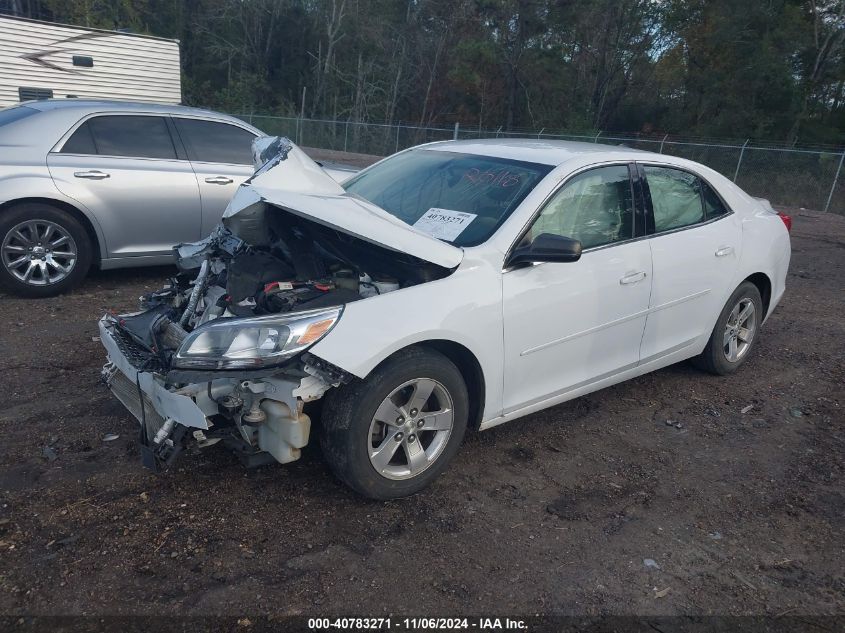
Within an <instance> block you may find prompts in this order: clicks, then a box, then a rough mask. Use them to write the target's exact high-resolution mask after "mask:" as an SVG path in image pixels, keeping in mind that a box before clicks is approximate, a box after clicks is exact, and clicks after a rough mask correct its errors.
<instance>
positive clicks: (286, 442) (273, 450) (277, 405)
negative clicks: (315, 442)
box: [258, 399, 311, 464]
mask: <svg viewBox="0 0 845 633" xmlns="http://www.w3.org/2000/svg"><path fill="white" fill-rule="evenodd" d="M261 410H262V411H264V413H266V414H267V421H266V422H264V423H263V424H262V425H260V426H259V427H258V447H259V448H260V449H261V450H262V451H267V452H268V453H270V454H271V455H272V456H273V457H274V458H275V459H276V461H277V462H279V463H280V464H286V463H288V462H292V461H295V460H297V459H299V455H300V450H299V449H301V448H303V447H304V446H305V445H306V444H308V436H309V434H310V433H311V418H309V417H308V416H307V415H305V414H304V413H300V414H299V415H298V416H297V417H296V418H294V417H292V415H291V410H290V407H288V406H287V405H286V404H283V403H281V402H278V401H276V400H270V399H264V400H262V401H261Z"/></svg>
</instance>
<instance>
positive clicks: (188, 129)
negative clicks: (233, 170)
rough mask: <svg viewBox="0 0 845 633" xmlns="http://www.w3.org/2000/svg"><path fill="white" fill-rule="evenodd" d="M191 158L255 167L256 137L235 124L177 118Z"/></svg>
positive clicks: (207, 161)
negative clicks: (254, 143) (254, 142)
mask: <svg viewBox="0 0 845 633" xmlns="http://www.w3.org/2000/svg"><path fill="white" fill-rule="evenodd" d="M174 121H175V122H176V128H177V129H178V130H179V135H180V136H181V137H182V140H183V141H184V143H185V149H187V151H188V158H190V159H191V160H193V161H197V162H202V163H228V164H231V165H252V141H253V140H255V134H253V133H252V132H249V131H247V130H245V129H243V128H240V127H238V126H236V125H229V124H228V123H217V122H214V121H200V120H199V119H181V118H174Z"/></svg>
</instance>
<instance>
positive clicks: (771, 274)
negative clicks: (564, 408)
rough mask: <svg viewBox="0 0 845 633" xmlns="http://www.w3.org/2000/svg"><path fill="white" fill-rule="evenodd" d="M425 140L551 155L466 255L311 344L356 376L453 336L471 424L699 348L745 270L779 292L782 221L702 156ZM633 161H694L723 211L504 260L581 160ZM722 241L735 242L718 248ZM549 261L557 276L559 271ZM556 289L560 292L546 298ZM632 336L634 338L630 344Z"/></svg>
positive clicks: (687, 164) (685, 164)
mask: <svg viewBox="0 0 845 633" xmlns="http://www.w3.org/2000/svg"><path fill="white" fill-rule="evenodd" d="M582 146H586V147H582ZM426 147H429V148H431V149H437V150H443V151H455V152H465V153H489V154H492V155H496V156H501V157H504V158H512V159H517V160H525V161H533V162H552V161H560V164H559V165H558V166H557V167H555V169H553V170H552V172H551V173H550V174H549V175H548V176H546V178H545V179H543V180H542V181H541V182H540V183H539V184H538V185H537V187H535V189H534V190H533V191H532V192H531V193H530V194H529V195H528V196H527V197H526V198H525V199H524V200H523V202H522V203H521V204H520V205H519V207H518V208H517V209H515V210H514V212H513V213H512V215H511V216H510V218H509V219H508V221H506V222H505V223H504V224H503V225H502V226H501V227H500V229H499V230H498V231H497V232H496V233H495V234H494V235H493V236H492V237H491V238H490V239H489V240H488V241H487V242H485V243H484V244H482V245H480V246H477V247H472V248H466V249H464V251H465V257H464V260H463V262H462V263H461V265H460V266H459V267H458V269H457V270H456V271H455V272H454V273H453V274H452V275H451V276H449V277H446V278H445V279H441V280H438V281H436V282H431V283H427V284H421V285H418V286H413V287H410V288H406V289H403V290H400V291H397V292H393V293H390V294H388V295H384V296H381V297H376V298H372V299H368V300H366V301H360V302H355V303H352V304H349V305H348V306H347V307H346V310H345V312H344V315H343V317H342V318H341V319H340V321H339V322H338V324H337V325H336V326H335V328H334V329H333V330H332V332H331V333H330V334H329V335H328V336H326V337H325V338H324V339H322V340H321V341H319V342H318V343H317V344H316V345H315V346H314V347H313V348H312V352H313V353H314V354H315V355H316V356H318V357H320V358H323V359H325V360H327V361H329V362H331V363H333V364H335V365H337V366H338V367H341V368H342V369H344V370H346V371H348V372H350V373H352V374H354V375H356V376H358V377H361V378H364V377H366V376H367V375H368V374H369V373H370V372H371V371H372V370H373V369H374V368H375V367H376V366H377V365H378V364H379V363H380V362H382V361H383V360H385V359H386V358H387V357H389V356H390V355H391V354H393V353H395V352H397V351H398V350H401V349H402V348H404V347H406V346H408V345H411V344H414V343H419V342H423V341H427V340H444V339H445V340H450V341H454V342H456V343H459V344H461V345H463V346H464V347H466V348H467V349H469V350H470V351H471V352H472V353H473V354H474V355H475V357H476V358H477V359H478V361H479V363H480V365H481V368H482V371H483V374H484V380H485V384H486V391H485V394H486V395H485V402H484V412H483V417H482V421H481V428H489V427H491V426H495V425H497V424H500V423H502V422H506V421H509V420H512V419H515V418H518V417H521V416H523V415H527V414H530V413H532V412H535V411H538V410H540V409H543V408H546V407H549V406H553V405H555V404H558V403H560V402H564V401H567V400H570V399H572V398H575V397H578V396H581V395H584V394H586V393H590V392H592V391H595V390H597V389H601V388H603V387H606V386H610V385H612V384H615V383H618V382H621V381H623V380H627V379H629V378H633V377H635V376H639V375H642V374H645V373H648V372H650V371H654V370H656V369H659V368H661V367H665V366H667V365H670V364H672V363H675V362H679V361H681V360H684V359H686V358H690V357H692V356H695V355H696V354H698V353H700V352H701V350H702V349H703V348H704V346H705V345H706V343H707V340H708V338H709V336H710V333H711V331H712V329H713V325H714V324H715V322H716V320H717V318H718V316H719V313H720V312H721V310H722V308H723V307H724V303H725V301H726V299H727V297H728V295H729V294H730V293H731V292H733V290H734V289H735V288H736V286H737V285H738V284H739V283H740V282H742V280H744V279H746V278H748V277H749V276H750V275H752V274H755V273H763V274H765V275H766V276H767V277H768V278H769V280H770V281H771V285H772V296H771V299H770V302H769V308H768V311H767V316H768V315H769V314H771V311H772V310H773V309H774V307H775V306H776V305H777V302H778V301H779V300H780V297H781V295H782V294H783V288H784V285H785V278H786V270H787V267H788V264H789V236H788V232H787V230H786V228H785V226H784V224H783V222H782V221H781V220H780V218H779V217H778V216H777V215H775V214H774V213H772V212H771V211H769V210H767V209H765V208H764V206H763V205H761V203H760V202H759V201H757V200H755V199H753V198H751V197H750V196H748V195H747V194H746V193H745V192H743V191H742V190H741V189H739V188H738V187H736V186H735V185H734V184H733V183H732V182H730V181H729V180H727V179H726V178H724V177H723V176H721V175H720V174H718V173H717V172H715V171H713V170H711V169H709V168H707V167H704V166H702V165H700V164H698V163H694V162H692V161H688V160H685V159H682V158H677V157H672V156H664V155H658V154H651V153H648V152H638V151H634V150H630V149H627V148H624V149H616V148H609V147H602V146H593V145H590V144H578V143H574V144H566V147H565V148H561V147H560V146H559V145H555V144H553V143H548V142H544V141H536V142H530V141H521V142H518V141H511V142H508V141H499V140H496V141H494V140H492V139H491V140H489V141H486V142H485V141H467V142H461V141H459V142H447V143H433V144H429V145H428V146H426ZM629 162H641V163H646V164H650V165H663V166H667V167H679V168H682V169H685V170H687V171H690V172H692V173H694V174H696V175H698V176H700V177H702V178H703V179H704V180H705V181H707V182H708V183H710V184H711V185H712V186H713V187H715V188H716V189H717V191H718V192H719V194H720V195H721V196H722V197H723V199H724V200H725V202H726V203H727V204H728V206H729V207H730V208H731V209H732V211H733V214H730V215H728V216H726V217H723V218H720V219H717V220H715V221H712V222H710V223H707V224H704V225H698V226H695V227H689V228H686V229H683V230H679V231H676V232H674V233H668V234H663V235H659V236H646V237H643V238H640V240H639V241H633V242H631V243H626V244H619V245H613V246H610V247H606V248H602V249H596V250H594V251H587V252H585V253H584V255H583V256H582V260H581V261H580V262H576V263H574V264H541V265H536V266H534V267H531V268H527V269H520V270H516V271H504V270H503V267H504V263H505V258H506V254H507V253H508V252H509V250H510V249H511V248H512V246H513V244H514V242H515V240H516V239H517V238H518V236H519V235H520V234H521V232H522V231H523V230H524V228H525V227H526V225H527V224H528V223H529V222H530V221H531V220H532V218H533V217H534V215H535V214H536V212H537V210H538V208H540V207H541V206H542V204H543V202H544V201H545V200H546V199H547V198H548V197H549V196H550V195H551V193H552V192H554V191H555V190H556V189H557V188H558V187H559V186H560V184H561V183H562V182H564V181H566V180H568V179H569V178H570V177H572V176H573V175H575V174H577V173H579V172H580V171H583V170H584V169H586V168H593V167H598V166H601V165H607V164H618V163H629ZM400 234H401V232H397V235H400ZM636 244H640V246H635V245H636ZM722 247H729V248H731V249H733V250H732V252H730V253H729V254H728V255H727V256H722V257H717V256H716V251H718V250H720V249H721V248H722ZM647 252H648V254H647ZM655 253H656V255H655ZM652 261H654V262H655V263H654V265H653V264H652ZM678 267H683V268H682V269H680V270H679V269H678ZM643 269H645V270H644V271H643V272H646V279H647V280H648V281H645V282H644V283H639V284H634V285H633V287H632V288H628V289H630V290H632V291H633V292H632V293H628V294H625V293H624V292H622V293H620V292H601V293H599V290H602V291H607V290H608V289H609V288H610V286H612V285H613V283H614V279H615V280H617V281H616V282H615V283H616V284H618V283H619V281H618V280H619V279H620V278H621V277H622V276H624V275H625V274H628V273H629V272H638V271H640V270H643ZM558 270H559V271H561V274H562V275H565V277H561V278H560V279H555V278H554V277H555V275H554V273H555V272H557V271H558ZM576 271H580V272H582V273H584V272H588V274H582V275H578V274H576ZM670 273H671V274H672V276H671V277H670V276H669V274H670ZM678 273H680V275H681V276H680V277H677V276H676V275H677V274H678ZM597 280H598V281H597ZM646 289H648V290H649V292H648V294H646V292H645V291H646ZM553 290H557V291H558V292H560V293H561V294H562V295H564V296H561V297H560V298H557V297H555V298H554V299H553V300H550V298H549V296H548V295H549V293H550V292H552V291H553ZM613 290H616V288H614V289H613ZM566 297H569V298H571V299H572V300H573V301H581V302H586V303H585V305H582V306H581V307H582V308H583V309H584V312H585V314H581V313H579V311H578V306H577V305H573V306H570V307H569V308H568V309H567V308H566V307H564V308H563V311H562V312H558V313H554V312H551V310H554V307H555V306H566V301H565V298H566ZM499 302H501V304H499ZM514 302H518V303H514ZM567 319H569V320H570V321H567ZM573 319H574V320H573ZM628 339H633V341H634V344H633V345H629V344H627V343H628ZM641 340H642V346H640V341H641ZM555 348H557V349H555ZM555 351H557V352H559V353H554V352H555ZM526 352H528V353H526ZM608 352H609V353H610V355H611V356H610V357H608Z"/></svg>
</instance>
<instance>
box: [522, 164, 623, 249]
mask: <svg viewBox="0 0 845 633" xmlns="http://www.w3.org/2000/svg"><path fill="white" fill-rule="evenodd" d="M633 231H634V200H633V196H632V194H631V180H630V177H629V175H628V166H627V165H614V166H611V167H599V168H597V169H591V170H590V171H587V172H584V173H582V174H579V175H577V176H575V178H573V179H572V180H570V181H569V182H568V183H566V185H564V186H563V188H562V189H561V190H560V191H558V192H557V193H555V194H554V196H553V197H552V199H551V200H549V202H548V203H547V204H546V206H545V207H544V208H543V210H542V212H541V213H540V215H539V216H538V217H537V219H536V220H535V221H534V224H533V225H532V226H531V229H530V230H529V233H528V236H527V237H528V239H530V240H533V239H534V238H535V237H537V236H538V235H540V234H542V233H551V234H553V235H562V236H564V237H571V238H573V239H576V240H579V241H580V242H581V246H582V247H583V248H593V247H595V246H603V245H605V244H611V243H613V242H620V241H623V240H627V239H630V238H631V237H633V235H634V232H633Z"/></svg>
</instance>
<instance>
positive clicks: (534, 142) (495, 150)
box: [424, 138, 653, 167]
mask: <svg viewBox="0 0 845 633" xmlns="http://www.w3.org/2000/svg"><path fill="white" fill-rule="evenodd" d="M424 147H425V148H427V149H437V150H439V151H446V152H460V153H466V154H475V155H478V156H494V157H498V158H507V159H510V160H521V161H525V162H530V163H541V164H543V165H552V166H555V167H557V166H558V165H562V164H563V163H565V162H567V161H568V160H571V159H573V158H576V157H579V156H585V155H597V154H613V156H614V157H618V155H619V154H631V155H632V159H631V160H635V158H633V157H634V156H636V157H637V158H639V159H642V158H643V157H645V156H649V155H653V152H645V151H643V150H639V149H632V148H630V147H625V146H622V145H605V144H602V143H582V142H577V141H560V140H556V139H536V138H506V139H503V138H482V139H473V140H465V141H438V142H435V143H429V144H427V145H425V146H424ZM594 157H595V158H599V156H594Z"/></svg>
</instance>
